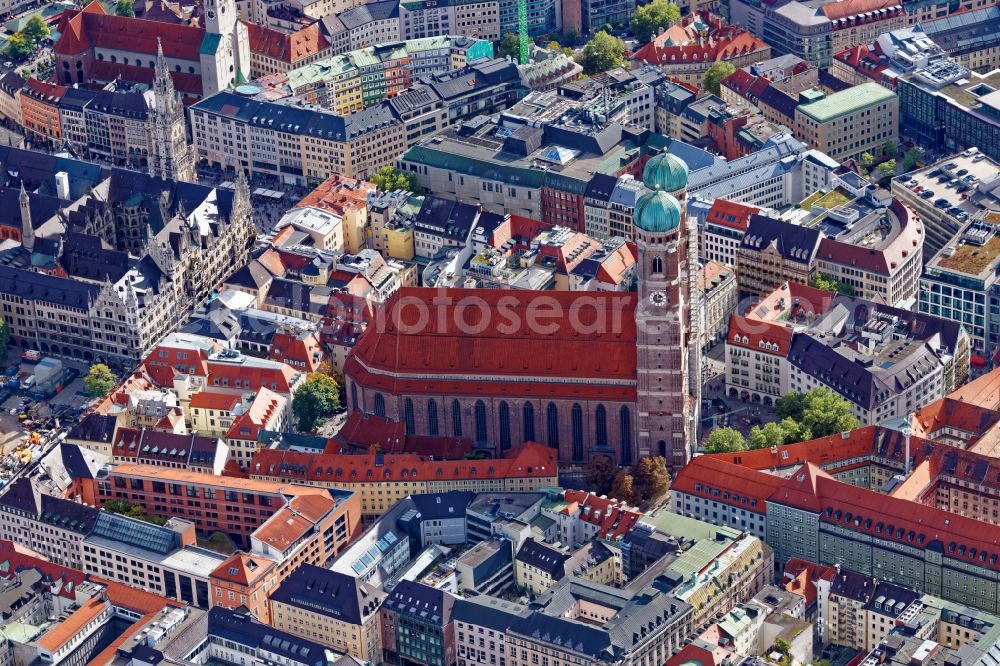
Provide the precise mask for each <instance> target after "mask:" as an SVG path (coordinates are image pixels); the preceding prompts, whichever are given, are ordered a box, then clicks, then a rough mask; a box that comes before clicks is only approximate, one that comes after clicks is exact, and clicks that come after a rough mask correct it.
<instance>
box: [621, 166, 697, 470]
mask: <svg viewBox="0 0 1000 666" xmlns="http://www.w3.org/2000/svg"><path fill="white" fill-rule="evenodd" d="M687 178H688V169H687V165H685V164H684V162H682V161H681V160H679V159H678V158H676V157H674V156H673V155H670V154H668V153H661V154H659V155H656V156H654V157H653V158H652V159H650V160H649V162H648V163H647V164H646V168H645V169H644V170H643V174H642V179H643V182H644V183H645V185H646V187H648V188H649V189H650V190H651V192H648V193H646V194H644V195H643V196H642V197H640V199H639V201H638V202H636V206H635V241H636V245H637V247H638V251H639V257H638V291H639V294H638V297H639V298H638V303H637V304H636V329H637V330H636V345H637V349H636V362H637V367H636V378H637V380H638V405H637V410H638V428H637V429H638V452H637V453H638V455H639V456H640V457H641V456H648V455H652V456H658V455H662V456H664V457H665V458H666V460H667V466H668V467H670V468H671V469H675V470H676V469H678V468H680V467H682V466H684V465H685V464H686V463H687V461H688V460H689V459H690V457H691V450H692V448H693V446H694V445H695V443H696V439H697V426H698V420H697V419H698V411H699V406H700V402H699V394H700V377H699V368H700V363H699V360H698V353H699V345H698V326H697V321H698V315H697V308H698V298H697V294H696V290H697V282H696V281H697V275H698V266H697V257H698V252H697V246H696V245H695V243H696V242H697V241H696V239H697V233H696V232H695V231H694V230H693V229H692V224H691V222H690V221H689V220H688V219H687V201H686V195H687V191H686V190H687Z"/></svg>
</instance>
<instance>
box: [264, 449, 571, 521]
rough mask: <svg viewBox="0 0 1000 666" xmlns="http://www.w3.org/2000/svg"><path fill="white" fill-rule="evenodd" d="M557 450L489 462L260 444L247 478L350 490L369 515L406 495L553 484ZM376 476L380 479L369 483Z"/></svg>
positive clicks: (512, 454)
mask: <svg viewBox="0 0 1000 666" xmlns="http://www.w3.org/2000/svg"><path fill="white" fill-rule="evenodd" d="M557 471H558V470H557V468H556V454H555V452H554V451H553V450H552V449H551V448H549V447H546V446H542V445H540V444H525V445H524V446H521V447H517V448H515V449H511V450H510V451H509V453H508V454H507V455H506V456H505V457H502V458H497V459H494V460H490V461H481V460H480V461H471V460H428V459H426V458H424V457H423V456H418V455H416V454H409V453H392V454H362V455H352V454H337V453H302V452H298V451H280V450H275V449H263V450H261V451H259V452H258V453H257V454H256V455H255V456H254V459H253V462H252V463H251V465H250V478H251V479H261V480H263V479H269V480H273V482H274V483H275V485H278V484H280V483H295V484H305V485H310V486H319V487H325V488H341V489H344V490H351V491H352V492H354V493H355V494H357V495H358V496H359V497H360V502H361V514H362V515H363V516H364V518H365V520H366V521H369V520H372V519H374V518H376V517H378V516H380V515H382V514H383V513H385V511H387V510H388V509H390V508H391V507H392V506H393V505H394V504H396V503H397V502H399V501H400V500H402V499H404V498H405V497H406V496H408V495H412V494H416V493H440V492H448V491H450V490H467V491H471V492H531V491H536V490H539V489H541V488H546V487H551V486H555V485H558V478H557V477H558V474H557ZM375 478H377V479H378V480H379V483H372V482H371V480H372V479H375Z"/></svg>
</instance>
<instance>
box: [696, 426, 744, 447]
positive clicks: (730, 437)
mask: <svg viewBox="0 0 1000 666" xmlns="http://www.w3.org/2000/svg"><path fill="white" fill-rule="evenodd" d="M747 448H748V447H747V440H746V438H745V437H743V433H741V432H740V431H739V430H737V429H736V428H716V429H715V430H713V431H712V432H711V433H709V435H708V440H707V441H706V442H705V452H706V453H735V452H737V451H746V450H747Z"/></svg>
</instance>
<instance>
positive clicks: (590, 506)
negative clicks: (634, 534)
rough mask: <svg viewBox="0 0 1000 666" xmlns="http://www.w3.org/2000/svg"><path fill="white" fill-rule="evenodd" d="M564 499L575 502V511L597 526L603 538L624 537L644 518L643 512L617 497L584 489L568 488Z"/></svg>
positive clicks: (598, 533)
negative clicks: (607, 496) (611, 497)
mask: <svg viewBox="0 0 1000 666" xmlns="http://www.w3.org/2000/svg"><path fill="white" fill-rule="evenodd" d="M564 499H565V500H566V501H567V502H572V503H573V505H574V506H575V510H574V511H573V513H578V515H579V516H580V519H581V520H583V521H584V522H587V523H590V524H591V525H596V526H597V528H598V532H597V536H598V537H599V538H601V539H608V540H610V541H614V540H615V539H616V538H617V537H624V536H625V534H626V533H627V532H628V531H629V530H631V529H632V527H634V526H635V524H636V523H637V522H639V519H640V518H642V513H640V512H639V511H637V510H634V509H631V508H629V507H628V506H627V505H625V504H624V503H621V502H619V501H618V500H616V499H608V498H606V497H600V496H598V495H594V494H593V493H590V492H587V491H583V490H567V491H566V493H565V495H564Z"/></svg>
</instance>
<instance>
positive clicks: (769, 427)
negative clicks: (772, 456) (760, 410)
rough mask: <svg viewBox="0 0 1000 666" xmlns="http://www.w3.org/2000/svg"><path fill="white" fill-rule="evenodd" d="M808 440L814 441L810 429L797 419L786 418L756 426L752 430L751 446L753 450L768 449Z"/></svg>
mask: <svg viewBox="0 0 1000 666" xmlns="http://www.w3.org/2000/svg"><path fill="white" fill-rule="evenodd" d="M808 439H812V433H811V432H810V431H809V428H807V427H806V426H804V425H802V424H801V423H799V422H798V421H796V420H795V419H792V418H788V417H785V418H783V419H782V420H780V421H772V422H771V423H765V424H764V425H762V426H759V425H755V426H754V427H753V428H751V429H750V438H749V444H750V448H751V449H767V448H770V447H772V446H783V445H785V444H792V443H794V442H802V441H805V440H808Z"/></svg>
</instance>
